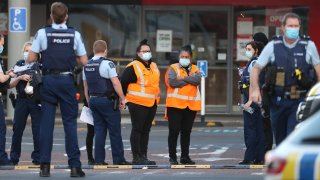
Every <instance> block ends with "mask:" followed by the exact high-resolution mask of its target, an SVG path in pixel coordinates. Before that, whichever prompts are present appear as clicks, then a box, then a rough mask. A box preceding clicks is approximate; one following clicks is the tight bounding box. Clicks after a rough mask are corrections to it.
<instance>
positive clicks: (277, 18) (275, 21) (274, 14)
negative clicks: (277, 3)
mask: <svg viewBox="0 0 320 180" xmlns="http://www.w3.org/2000/svg"><path fill="white" fill-rule="evenodd" d="M288 12H291V8H285V9H266V19H265V21H266V25H267V26H275V27H280V26H281V21H282V17H283V15H284V14H286V13H288Z"/></svg>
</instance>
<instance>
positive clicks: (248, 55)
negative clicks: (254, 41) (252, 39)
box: [246, 51, 253, 59]
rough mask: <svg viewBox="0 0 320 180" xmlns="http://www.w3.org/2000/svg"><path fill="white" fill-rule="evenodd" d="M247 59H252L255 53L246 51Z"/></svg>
mask: <svg viewBox="0 0 320 180" xmlns="http://www.w3.org/2000/svg"><path fill="white" fill-rule="evenodd" d="M246 57H247V58H249V59H251V58H252V57H253V53H252V52H251V51H246Z"/></svg>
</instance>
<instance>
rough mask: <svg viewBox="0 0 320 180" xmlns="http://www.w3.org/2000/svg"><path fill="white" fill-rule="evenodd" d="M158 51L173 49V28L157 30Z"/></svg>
mask: <svg viewBox="0 0 320 180" xmlns="http://www.w3.org/2000/svg"><path fill="white" fill-rule="evenodd" d="M156 51H157V52H171V51H172V30H157V44H156Z"/></svg>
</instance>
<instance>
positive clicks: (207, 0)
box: [0, 0, 320, 114]
mask: <svg viewBox="0 0 320 180" xmlns="http://www.w3.org/2000/svg"><path fill="white" fill-rule="evenodd" d="M63 2H65V3H66V4H67V5H68V7H69V20H68V25H69V26H72V27H74V28H76V29H77V30H78V31H80V32H81V33H82V35H83V39H84V42H85V46H86V48H87V52H88V54H89V55H90V54H91V53H92V44H93V42H94V41H95V40H96V39H104V40H106V41H107V42H108V43H109V57H111V58H114V59H116V60H118V61H119V65H120V74H121V71H122V70H123V68H124V67H125V66H126V64H128V63H129V62H130V61H131V60H132V58H133V56H134V54H135V50H136V47H137V45H138V43H139V41H140V40H142V39H144V38H147V39H148V40H149V42H150V43H151V45H152V50H153V57H154V60H155V61H156V62H157V63H158V64H159V68H160V70H161V74H162V75H161V89H162V91H161V98H162V100H161V103H162V104H164V103H165V95H166V91H165V89H166V88H165V83H164V73H165V71H166V69H167V68H168V66H169V64H170V63H172V62H176V61H177V53H178V50H179V49H180V47H182V46H183V45H186V44H191V46H192V48H193V62H194V63H196V61H197V60H207V61H208V77H207V78H206V93H205V96H206V97H205V99H206V111H209V112H212V113H222V114H238V113H240V111H239V108H238V106H237V104H238V102H240V94H239V91H238V89H237V82H238V80H239V77H238V69H237V68H238V67H239V66H241V65H243V64H245V62H246V58H245V57H244V45H245V43H247V42H249V41H251V40H252V35H253V34H254V33H255V32H264V33H265V34H266V35H267V37H268V38H269V39H272V37H273V36H275V35H281V28H280V26H281V17H282V15H283V14H285V13H286V12H295V13H297V14H299V15H300V16H301V18H302V27H301V34H306V35H310V36H311V39H312V40H313V41H315V43H316V45H317V46H318V47H320V35H319V34H318V32H317V30H319V29H320V13H319V12H318V8H319V7H320V1H317V0H295V1H292V0H282V1H279V0H260V1H257V0H242V1H238V0H229V1H225V0H197V1H194V0H122V1H108V3H106V2H105V1H102V0H90V1H89V0H65V1H63ZM51 3H52V1H48V0H47V1H45V2H43V1H40V0H35V1H33V0H32V2H31V12H32V13H31V14H30V15H31V26H30V28H31V29H30V32H31V34H32V35H34V34H35V33H36V30H37V29H39V28H40V27H42V26H44V25H45V24H46V23H47V22H48V19H49V9H50V5H51ZM7 6H8V5H7V4H6V2H4V3H0V10H1V11H0V18H1V17H4V16H5V14H6V13H7V12H8V11H7V9H8V7H7ZM3 19H5V18H2V21H4V20H3ZM2 21H1V19H0V31H1V28H2V31H3V32H5V30H3V29H5V27H2V26H1V22H2ZM2 24H3V22H2Z"/></svg>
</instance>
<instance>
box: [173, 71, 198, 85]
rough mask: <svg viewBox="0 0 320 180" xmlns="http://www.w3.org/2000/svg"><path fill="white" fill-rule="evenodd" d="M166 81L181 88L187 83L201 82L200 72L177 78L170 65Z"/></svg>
mask: <svg viewBox="0 0 320 180" xmlns="http://www.w3.org/2000/svg"><path fill="white" fill-rule="evenodd" d="M168 82H169V85H170V86H171V87H173V88H181V87H183V86H185V85H187V84H192V85H195V86H198V85H199V84H200V82H201V76H200V73H194V75H192V76H185V77H184V80H178V79H177V74H176V72H175V71H174V69H173V68H172V67H170V68H169V71H168Z"/></svg>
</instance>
